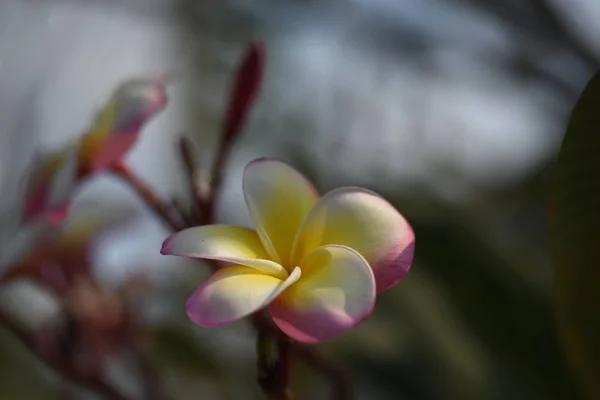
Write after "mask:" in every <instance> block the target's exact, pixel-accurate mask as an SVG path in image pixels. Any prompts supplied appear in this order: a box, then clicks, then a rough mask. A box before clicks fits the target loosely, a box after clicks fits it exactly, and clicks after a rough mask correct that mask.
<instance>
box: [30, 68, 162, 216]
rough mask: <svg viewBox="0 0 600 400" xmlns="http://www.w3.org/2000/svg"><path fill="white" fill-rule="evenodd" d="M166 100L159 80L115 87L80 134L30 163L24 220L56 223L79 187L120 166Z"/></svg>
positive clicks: (144, 80)
mask: <svg viewBox="0 0 600 400" xmlns="http://www.w3.org/2000/svg"><path fill="white" fill-rule="evenodd" d="M166 102H167V96H166V91H165V82H164V79H163V78H152V79H147V78H145V79H140V78H136V79H130V80H128V81H125V82H124V83H122V84H121V85H120V86H118V87H117V89H116V90H115V91H114V92H113V94H112V96H111V97H110V99H109V100H108V101H107V102H106V104H105V105H104V107H103V108H102V109H101V110H100V112H99V113H98V115H97V117H96V119H95V121H94V122H93V123H92V124H91V125H90V127H89V128H88V129H86V133H85V134H84V135H83V136H81V137H80V138H79V139H78V140H77V141H75V142H73V143H69V144H68V145H66V146H65V147H64V148H62V149H61V150H59V151H56V152H54V153H51V154H47V155H44V156H43V157H41V158H40V159H39V160H38V161H37V162H35V163H34V165H33V167H32V168H31V172H30V174H29V178H28V181H27V186H26V193H25V200H24V206H23V210H22V218H23V222H25V223H29V222H32V221H33V220H34V219H37V218H39V217H44V218H46V219H47V221H48V222H50V223H52V224H58V223H60V222H61V221H62V220H63V219H64V218H65V217H66V215H67V211H68V203H69V199H70V197H71V195H72V192H73V191H74V189H75V188H76V187H77V186H78V184H79V183H80V182H81V181H82V180H83V179H85V178H86V177H88V176H89V175H91V174H93V173H96V172H99V171H101V170H103V169H106V168H109V167H111V166H113V165H115V164H116V163H118V162H120V161H121V160H122V159H123V158H124V157H125V155H126V154H127V153H128V152H129V150H130V149H131V148H132V147H133V146H134V145H135V142H136V140H137V138H138V136H139V134H140V131H141V130H142V128H143V127H144V125H145V123H146V122H148V121H149V120H150V119H151V118H152V117H154V116H155V115H156V114H157V113H158V112H159V111H161V110H162V109H163V108H164V107H165V105H166Z"/></svg>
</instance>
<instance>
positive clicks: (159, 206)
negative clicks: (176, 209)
mask: <svg viewBox="0 0 600 400" xmlns="http://www.w3.org/2000/svg"><path fill="white" fill-rule="evenodd" d="M110 170H111V172H112V173H114V174H115V175H117V176H118V177H120V178H121V179H123V180H124V181H125V182H127V183H128V184H129V185H130V186H131V187H132V188H133V189H134V190H135V191H136V192H137V193H138V195H139V196H140V197H141V198H142V199H143V200H144V201H145V202H146V204H147V205H148V206H149V207H150V208H151V209H152V210H153V211H154V212H155V213H156V214H157V215H158V216H159V217H161V219H162V220H163V221H164V222H165V223H166V224H167V225H168V226H169V227H171V229H173V230H174V231H180V230H181V229H183V228H184V223H183V221H182V220H181V219H182V218H181V216H179V218H177V217H175V216H174V215H173V212H172V211H173V207H169V206H168V205H166V204H165V202H164V201H163V200H162V199H160V198H159V197H158V196H157V195H156V194H155V193H154V191H153V190H152V188H150V187H149V186H148V185H147V184H146V183H145V182H143V181H142V180H141V179H140V178H138V177H137V176H136V175H135V174H134V173H133V172H132V171H131V170H130V169H129V168H128V167H127V166H126V165H125V164H124V163H120V164H117V165H114V166H112V167H111V169H110Z"/></svg>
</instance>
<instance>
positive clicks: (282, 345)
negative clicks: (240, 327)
mask: <svg viewBox="0 0 600 400" xmlns="http://www.w3.org/2000/svg"><path fill="white" fill-rule="evenodd" d="M251 322H252V325H253V327H254V328H255V330H256V331H257V332H258V333H259V339H260V335H261V334H262V335H263V336H264V335H268V336H269V337H270V338H271V339H272V340H274V341H276V342H277V343H278V347H279V349H278V353H279V355H280V357H281V358H285V359H286V360H285V363H282V364H280V365H279V368H282V369H283V370H282V371H280V372H279V374H280V375H279V379H280V380H281V381H280V385H281V386H285V387H288V388H289V380H290V375H289V374H290V372H291V371H290V370H289V369H287V368H288V364H286V363H291V360H292V356H293V358H295V359H297V360H299V361H302V362H303V363H304V364H306V365H307V366H309V367H310V368H312V369H313V370H315V371H317V372H320V373H321V374H322V375H323V376H324V377H325V378H326V379H327V380H328V381H329V383H330V385H331V389H332V397H331V398H332V399H333V400H350V399H352V389H351V384H350V380H349V378H348V375H347V373H346V371H345V370H344V368H343V367H342V366H340V365H338V364H337V363H336V362H335V361H334V360H332V359H330V358H329V357H326V356H324V355H323V354H322V353H320V352H319V351H317V349H315V348H314V347H311V346H309V345H306V344H302V343H298V342H294V341H292V340H290V339H289V338H288V337H287V336H286V335H285V334H284V333H283V332H281V331H280V330H279V329H278V328H277V327H276V326H275V325H274V324H273V323H272V322H271V321H270V320H269V319H268V317H267V316H266V315H265V314H264V313H260V312H259V313H256V314H254V315H253V316H252V319H251ZM259 367H260V365H259ZM263 374H264V372H263Z"/></svg>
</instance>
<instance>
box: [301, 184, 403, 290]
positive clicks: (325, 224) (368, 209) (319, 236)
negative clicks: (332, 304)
mask: <svg viewBox="0 0 600 400" xmlns="http://www.w3.org/2000/svg"><path fill="white" fill-rule="evenodd" d="M414 243H415V234H414V232H413V230H412V228H411V226H410V224H409V223H408V222H407V221H406V219H405V218H404V217H403V216H402V215H400V213H398V211H397V210H396V209H395V208H394V207H393V206H392V205H391V204H390V203H388V202H387V201H386V200H384V199H383V198H381V197H380V196H379V195H377V194H376V193H373V192H371V191H369V190H366V189H362V188H353V187H346V188H339V189H335V190H332V191H331V192H329V193H327V194H326V195H325V196H323V197H322V198H321V199H320V200H319V202H318V203H317V204H316V205H315V206H314V207H313V209H312V210H311V212H310V214H309V215H308V216H307V217H306V220H305V221H304V223H303V225H302V227H301V228H300V231H299V232H298V236H297V239H296V243H295V244H294V253H293V254H294V256H293V258H292V259H293V260H296V262H298V260H301V259H302V257H304V255H306V254H308V253H309V252H310V251H311V250H313V249H315V248H317V247H319V246H324V245H327V244H340V245H344V246H348V247H351V248H353V249H354V250H356V251H358V252H359V253H360V254H361V255H362V256H363V257H364V258H365V259H366V260H367V262H368V263H369V265H370V266H371V268H373V272H374V274H375V279H376V281H377V292H378V293H379V292H382V291H384V290H386V289H389V288H390V287H392V286H394V285H395V284H396V283H398V282H399V281H400V280H401V279H402V278H403V277H404V275H406V273H407V272H408V270H409V269H410V266H411V263H412V260H413V256H414Z"/></svg>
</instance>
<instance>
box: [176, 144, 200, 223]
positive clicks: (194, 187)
mask: <svg viewBox="0 0 600 400" xmlns="http://www.w3.org/2000/svg"><path fill="white" fill-rule="evenodd" d="M179 154H180V155H181V160H182V161H183V170H184V172H185V176H186V178H187V184H188V187H189V191H190V194H191V195H192V212H191V216H189V217H191V219H192V220H194V221H199V220H200V219H201V214H202V212H203V204H205V203H206V196H207V193H203V192H202V188H201V187H200V186H199V185H198V166H197V165H196V161H195V160H194V147H193V145H192V143H191V142H190V140H189V139H188V138H186V137H185V136H181V138H180V139H179ZM186 224H187V225H190V222H189V221H187V220H186Z"/></svg>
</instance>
